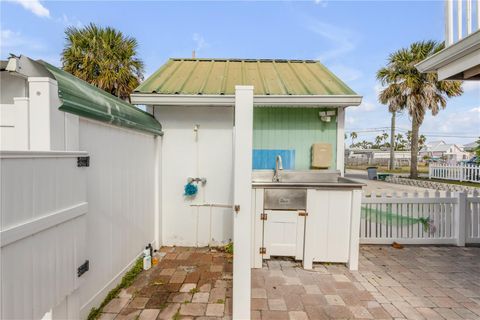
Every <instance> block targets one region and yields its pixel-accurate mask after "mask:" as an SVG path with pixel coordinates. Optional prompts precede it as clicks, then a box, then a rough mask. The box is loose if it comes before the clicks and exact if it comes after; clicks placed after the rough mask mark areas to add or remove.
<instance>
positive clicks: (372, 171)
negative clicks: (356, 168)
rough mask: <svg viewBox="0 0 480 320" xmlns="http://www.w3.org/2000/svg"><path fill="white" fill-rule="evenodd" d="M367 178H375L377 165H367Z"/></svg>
mask: <svg viewBox="0 0 480 320" xmlns="http://www.w3.org/2000/svg"><path fill="white" fill-rule="evenodd" d="M367 173H368V180H377V167H368V168H367Z"/></svg>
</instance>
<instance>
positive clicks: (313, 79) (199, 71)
mask: <svg viewBox="0 0 480 320" xmlns="http://www.w3.org/2000/svg"><path fill="white" fill-rule="evenodd" d="M235 85H253V86H254V94H255V95H356V93H355V92H354V91H353V90H352V89H350V88H349V87H348V86H347V85H346V84H345V83H344V82H342V81H341V80H340V79H339V78H338V77H336V76H335V75H334V74H333V73H332V72H330V71H329V70H328V69H327V68H325V66H324V65H323V64H321V63H320V62H319V61H315V60H279V59H270V60H268V59H260V60H257V59H169V60H168V62H167V63H165V64H164V65H163V66H162V67H161V68H160V69H159V70H157V71H156V72H155V73H154V74H153V75H152V76H150V77H149V78H148V79H147V80H145V81H144V82H143V83H142V84H141V85H140V86H139V87H138V88H137V89H135V92H139V93H158V94H185V95H197V94H205V95H233V94H235Z"/></svg>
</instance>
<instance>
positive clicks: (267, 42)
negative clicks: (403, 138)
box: [0, 0, 480, 143]
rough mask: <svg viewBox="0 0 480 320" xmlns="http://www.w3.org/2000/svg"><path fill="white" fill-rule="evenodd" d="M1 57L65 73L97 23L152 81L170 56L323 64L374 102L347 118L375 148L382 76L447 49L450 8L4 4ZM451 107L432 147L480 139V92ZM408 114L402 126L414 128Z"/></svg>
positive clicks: (382, 111)
mask: <svg viewBox="0 0 480 320" xmlns="http://www.w3.org/2000/svg"><path fill="white" fill-rule="evenodd" d="M0 6H1V22H0V28H1V39H0V45H1V47H0V50H1V51H0V55H1V58H2V59H5V58H6V57H7V56H8V54H9V53H14V54H25V55H28V56H30V57H32V58H35V59H44V60H47V61H49V62H51V63H53V64H55V65H60V52H61V50H62V48H63V46H64V43H65V40H64V29H65V28H66V27H67V26H70V25H73V26H82V25H86V24H88V23H90V22H94V23H96V24H99V25H102V26H112V27H115V28H117V29H119V30H121V31H122V32H123V33H125V34H126V35H129V36H132V37H135V38H136V39H137V40H138V42H139V48H138V54H139V57H140V58H141V59H143V60H144V62H145V65H146V76H148V75H150V74H152V73H153V72H154V71H155V70H156V69H157V68H159V67H160V66H161V65H162V64H163V63H164V62H165V61H166V60H167V59H168V58H169V57H190V56H191V52H192V50H196V53H197V57H209V58H210V57H229V58H294V59H319V60H321V61H322V62H323V63H324V64H325V65H326V66H327V67H328V68H330V69H331V70H332V71H333V72H335V73H336V74H337V75H338V76H339V77H340V78H342V79H343V80H344V81H345V82H346V83H347V84H348V85H349V86H350V87H351V88H352V89H354V90H355V91H356V92H358V93H359V94H361V95H363V96H364V102H363V104H362V105H361V106H360V107H358V108H349V110H348V111H347V119H346V130H347V131H351V130H355V131H357V132H358V133H359V138H360V139H371V138H372V137H373V136H375V135H376V134H380V133H381V132H372V129H374V128H383V127H388V126H389V124H390V115H389V114H388V112H387V111H386V107H385V106H382V105H380V104H379V103H378V102H377V98H376V96H377V92H378V90H379V89H380V86H379V84H378V83H377V82H376V80H375V72H376V70H378V69H379V68H380V67H381V66H382V65H384V64H385V62H386V58H387V57H388V54H389V53H391V52H393V51H395V50H397V49H399V48H401V47H404V46H408V45H409V44H410V43H411V42H413V41H418V40H425V39H433V40H439V41H441V40H443V30H444V27H443V1H441V0H439V1H411V2H409V1H327V0H317V1H302V2H295V1H281V2H271V1H268V2H267V1H265V2H154V1H146V2H141V1H135V2H133V1H132V2H128V1H119V2H113V1H105V2H98V1H84V2H74V1H41V2H40V1H38V0H30V1H28V0H13V1H8V2H4V1H2V2H1V4H0ZM464 87H465V91H466V92H465V94H464V95H463V96H462V97H458V98H453V99H451V100H449V102H448V106H447V109H446V110H444V111H441V112H440V113H439V114H438V115H437V116H436V117H432V116H430V115H429V116H427V117H426V119H425V121H424V124H423V126H422V128H421V132H422V133H424V134H426V135H427V139H428V140H430V141H433V140H439V139H443V140H445V141H446V142H454V143H468V142H471V141H473V140H475V139H474V138H473V137H475V136H480V84H479V83H473V82H470V83H468V84H466V85H465V86H464ZM410 126H411V122H410V119H409V117H408V115H405V114H404V115H400V116H399V118H398V127H399V129H400V130H402V131H405V130H406V129H408V128H410Z"/></svg>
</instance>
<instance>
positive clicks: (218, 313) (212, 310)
mask: <svg viewBox="0 0 480 320" xmlns="http://www.w3.org/2000/svg"><path fill="white" fill-rule="evenodd" d="M224 310H225V305H224V304H223V303H209V304H207V310H206V311H205V315H207V316H213V317H223V313H224Z"/></svg>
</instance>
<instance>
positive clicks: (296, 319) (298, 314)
mask: <svg viewBox="0 0 480 320" xmlns="http://www.w3.org/2000/svg"><path fill="white" fill-rule="evenodd" d="M288 317H289V319H290V320H308V315H307V313H306V312H305V311H289V312H288Z"/></svg>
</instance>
